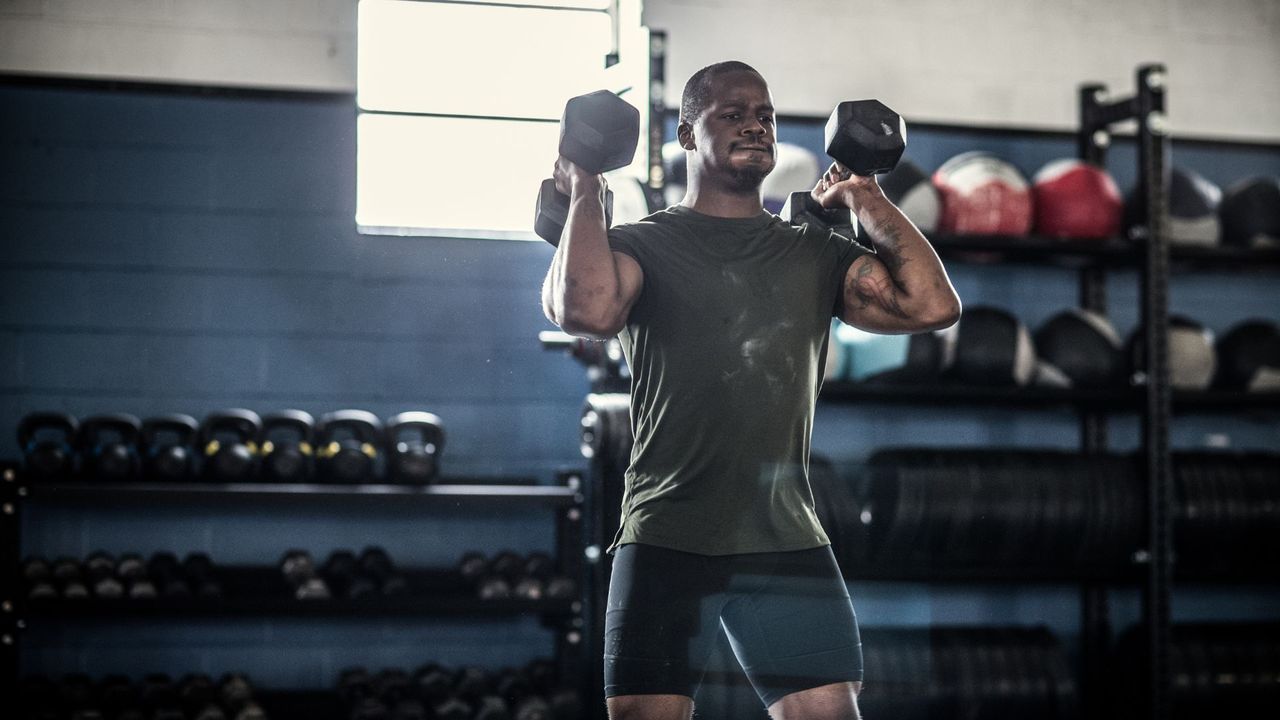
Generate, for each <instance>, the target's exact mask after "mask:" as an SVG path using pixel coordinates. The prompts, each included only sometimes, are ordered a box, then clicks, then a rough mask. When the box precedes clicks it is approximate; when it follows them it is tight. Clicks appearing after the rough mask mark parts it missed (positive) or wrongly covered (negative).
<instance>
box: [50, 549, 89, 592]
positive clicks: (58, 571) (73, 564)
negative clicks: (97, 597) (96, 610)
mask: <svg viewBox="0 0 1280 720" xmlns="http://www.w3.org/2000/svg"><path fill="white" fill-rule="evenodd" d="M53 579H54V580H55V581H56V582H57V584H58V587H59V588H60V589H61V591H62V597H63V598H65V599H67V600H84V599H86V598H88V597H89V586H88V585H86V584H85V578H84V570H83V568H82V567H81V566H80V561H78V560H76V559H75V558H72V557H65V556H64V557H60V558H58V559H57V560H55V561H54V563H53Z"/></svg>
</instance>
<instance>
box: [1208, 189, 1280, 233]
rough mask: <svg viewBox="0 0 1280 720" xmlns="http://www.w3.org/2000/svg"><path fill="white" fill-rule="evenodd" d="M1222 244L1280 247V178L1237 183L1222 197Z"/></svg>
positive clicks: (1219, 212) (1220, 208) (1219, 210)
mask: <svg viewBox="0 0 1280 720" xmlns="http://www.w3.org/2000/svg"><path fill="white" fill-rule="evenodd" d="M1218 216H1219V217H1220V218H1221V219H1222V242H1223V244H1226V245H1234V246H1236V247H1280V178H1273V177H1252V178H1246V179H1244V180H1241V181H1240V182H1237V183H1235V184H1234V185H1232V186H1231V187H1229V188H1227V192H1226V194H1225V195H1223V197H1222V204H1221V205H1220V206H1219V207H1218Z"/></svg>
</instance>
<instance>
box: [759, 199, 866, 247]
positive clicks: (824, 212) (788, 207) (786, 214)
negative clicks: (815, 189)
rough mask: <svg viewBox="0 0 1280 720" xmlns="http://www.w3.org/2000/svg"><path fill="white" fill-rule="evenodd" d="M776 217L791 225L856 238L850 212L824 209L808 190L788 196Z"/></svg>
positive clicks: (845, 209)
mask: <svg viewBox="0 0 1280 720" xmlns="http://www.w3.org/2000/svg"><path fill="white" fill-rule="evenodd" d="M778 217H780V218H782V220H783V222H786V223H789V224H791V225H809V226H811V227H816V228H821V229H823V230H830V231H831V232H833V233H835V234H837V235H843V236H844V237H847V238H856V237H858V226H857V222H855V221H854V219H853V211H852V210H850V209H849V208H841V207H834V208H824V207H822V206H821V205H819V204H818V201H817V200H814V199H813V193H811V192H809V191H808V190H803V191H796V192H793V193H791V194H790V195H788V196H787V201H786V202H785V203H783V204H782V210H780V211H778Z"/></svg>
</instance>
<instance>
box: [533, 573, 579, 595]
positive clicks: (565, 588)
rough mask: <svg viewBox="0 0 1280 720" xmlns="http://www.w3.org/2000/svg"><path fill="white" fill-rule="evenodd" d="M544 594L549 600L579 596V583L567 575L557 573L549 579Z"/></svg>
mask: <svg viewBox="0 0 1280 720" xmlns="http://www.w3.org/2000/svg"><path fill="white" fill-rule="evenodd" d="M542 592H543V595H544V596H545V597H546V598H547V599H549V600H572V599H573V598H576V597H577V596H578V583H577V582H575V581H574V579H573V578H571V577H567V576H565V575H555V576H553V577H551V578H550V579H549V580H547V583H546V586H545V587H544V588H543V591H542Z"/></svg>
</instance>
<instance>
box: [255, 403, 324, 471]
mask: <svg viewBox="0 0 1280 720" xmlns="http://www.w3.org/2000/svg"><path fill="white" fill-rule="evenodd" d="M315 432H316V421H315V418H313V417H311V414H310V413H306V412H303V411H301V410H281V411H280V412H274V413H268V414H266V415H264V416H263V417H262V429H261V431H260V432H259V433H258V454H259V455H261V456H262V479H263V480H264V481H266V482H281V483H305V482H310V481H311V478H312V475H313V474H314V470H315V459H314V457H313V456H314V447H315V446H314V443H315Z"/></svg>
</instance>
